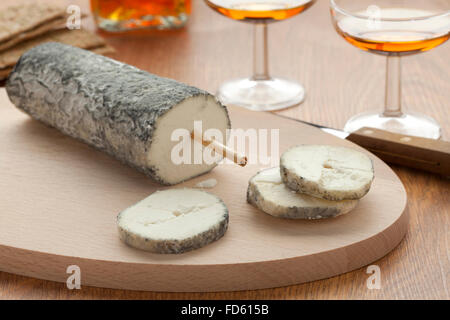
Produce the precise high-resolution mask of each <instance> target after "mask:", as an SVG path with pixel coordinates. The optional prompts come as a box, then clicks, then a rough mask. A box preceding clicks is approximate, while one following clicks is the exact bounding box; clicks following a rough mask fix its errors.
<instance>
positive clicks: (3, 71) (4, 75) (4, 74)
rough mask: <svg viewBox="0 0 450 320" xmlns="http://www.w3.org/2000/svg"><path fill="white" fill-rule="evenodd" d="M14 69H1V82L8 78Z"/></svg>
mask: <svg viewBox="0 0 450 320" xmlns="http://www.w3.org/2000/svg"><path fill="white" fill-rule="evenodd" d="M12 69H13V68H12V67H8V68H5V69H0V81H1V80H3V79H6V78H8V75H9V74H10V73H11V71H12Z"/></svg>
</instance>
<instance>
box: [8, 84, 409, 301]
mask: <svg viewBox="0 0 450 320" xmlns="http://www.w3.org/2000/svg"><path fill="white" fill-rule="evenodd" d="M230 116H231V120H232V125H233V128H243V129H247V128H255V129H258V128H260V129H279V130H280V131H279V137H280V149H279V150H280V154H281V152H283V151H284V150H286V149H287V148H288V147H290V146H293V145H296V144H302V143H308V144H331V145H343V146H349V147H353V148H355V149H360V150H362V149H361V148H359V147H358V146H356V145H354V144H352V143H350V142H348V141H345V140H340V139H338V138H335V137H333V136H330V135H328V134H326V133H323V132H322V131H320V130H318V129H315V128H313V127H310V126H307V125H304V124H301V123H298V122H295V121H293V120H289V119H285V118H281V117H277V116H274V115H272V114H270V113H256V112H251V111H246V110H243V109H238V108H230ZM269 137H270V133H269ZM269 150H270V148H269ZM364 152H366V151H364ZM369 156H370V157H371V158H372V159H373V162H374V165H375V180H374V182H373V185H372V188H371V190H370V192H369V193H368V194H367V195H366V196H365V197H364V198H363V199H362V200H361V201H360V203H359V205H358V207H357V208H356V209H355V210H354V211H353V212H351V213H349V214H347V215H344V216H341V217H338V218H334V219H329V220H323V221H292V220H283V219H277V218H274V217H271V216H269V215H267V214H265V213H263V212H260V211H258V210H257V209H255V208H254V207H252V206H250V205H249V204H247V202H246V190H247V183H248V179H249V178H250V177H251V176H252V175H254V174H255V173H256V172H257V171H258V170H259V169H260V168H262V167H267V166H263V165H256V164H250V165H248V166H247V167H245V168H241V167H238V166H236V165H233V164H222V165H220V166H218V167H217V168H215V169H214V170H213V171H212V172H211V173H209V174H206V175H204V176H201V177H198V178H196V179H193V180H190V181H188V182H186V183H184V184H182V185H178V186H176V187H184V186H189V187H193V186H195V184H197V183H198V182H199V181H203V180H205V179H208V178H215V179H217V181H218V184H217V186H215V187H214V188H212V189H208V191H210V192H212V193H214V194H216V195H218V196H219V197H221V198H222V199H223V200H224V202H225V203H226V205H227V206H228V208H229V210H230V225H229V229H228V231H227V233H226V234H225V236H224V237H223V238H222V239H220V240H219V241H217V242H215V243H212V244H210V245H208V246H206V247H204V248H201V249H198V250H195V251H192V252H188V253H184V254H180V255H158V254H151V253H147V252H143V251H139V250H136V249H133V248H130V247H128V246H126V245H125V244H123V243H122V242H121V241H120V240H119V238H118V234H117V230H116V216H117V214H118V213H119V212H120V211H122V210H123V209H125V208H127V207H129V206H130V205H132V204H134V203H136V202H137V201H139V200H141V199H142V198H144V197H146V196H148V195H149V194H151V193H152V192H154V191H155V190H156V189H163V188H162V187H161V186H158V185H156V184H155V183H153V182H151V181H150V180H149V179H148V178H147V177H145V176H144V175H142V174H140V173H139V172H136V171H135V170H133V169H131V168H128V167H127V166H125V165H123V164H121V163H120V162H118V161H116V160H114V159H113V158H111V157H109V156H107V155H105V154H103V153H101V152H99V151H96V150H94V149H93V148H91V147H89V146H87V145H84V144H82V143H80V142H78V141H76V140H74V139H71V138H69V137H66V136H64V135H62V134H61V133H59V132H58V131H56V130H55V129H52V128H49V127H46V126H44V125H42V124H41V123H39V122H37V121H34V120H31V119H30V118H29V117H28V116H27V115H25V114H23V113H21V112H20V111H18V110H17V109H15V108H14V107H13V106H12V104H11V103H10V102H9V100H8V98H7V96H6V93H5V91H4V90H3V89H2V90H1V91H0V270H1V271H6V272H11V273H16V274H20V275H26V276H30V277H35V278H41V279H47V280H54V281H60V282H66V280H67V278H68V277H69V276H70V274H68V273H66V270H67V267H68V266H71V265H77V266H79V267H80V269H81V285H82V286H84V285H86V286H99V287H109V288H121V289H134V290H151V291H194V292H195V291H229V290H245V289H258V288H269V287H278V286H286V285H291V284H297V283H301V282H306V281H312V280H317V279H322V278H327V277H331V276H334V275H337V274H340V273H344V272H348V271H350V270H354V269H356V268H359V267H361V266H364V265H367V264H370V263H371V262H373V261H375V260H377V259H379V258H381V257H382V256H384V255H386V254H387V253H388V252H389V251H391V250H392V249H393V248H394V247H395V246H396V245H397V244H398V243H399V242H400V240H401V239H402V238H403V236H404V234H405V232H406V230H407V223H408V217H407V213H406V212H405V211H404V209H405V205H406V193H405V190H404V188H403V186H402V184H401V182H400V181H399V179H398V178H397V176H396V175H395V174H394V172H393V171H392V170H391V169H390V168H389V167H388V166H387V165H386V164H385V163H383V162H382V161H381V160H379V159H378V158H376V157H375V156H373V155H372V154H369ZM277 158H278V156H277Z"/></svg>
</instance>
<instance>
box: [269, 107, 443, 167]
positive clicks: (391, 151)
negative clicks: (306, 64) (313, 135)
mask: <svg viewBox="0 0 450 320" xmlns="http://www.w3.org/2000/svg"><path fill="white" fill-rule="evenodd" d="M278 116H281V117H283V118H288V119H292V120H295V121H297V122H301V123H304V124H307V125H310V126H313V127H316V128H319V129H321V130H322V131H324V132H326V133H329V134H332V135H334V136H336V137H339V138H341V139H346V140H349V141H351V142H353V143H356V144H357V145H359V146H361V147H363V148H364V149H367V150H369V151H370V152H372V153H373V154H375V155H376V156H377V157H379V158H380V159H382V160H383V161H385V162H387V163H392V164H397V165H401V166H405V167H410V168H414V169H420V170H424V171H428V172H432V173H437V174H441V175H444V176H450V142H448V141H443V140H433V139H427V138H420V137H415V136H408V135H404V134H398V133H393V132H389V131H385V130H380V129H375V128H368V127H363V128H361V129H359V130H357V131H354V132H352V133H348V132H345V131H342V130H338V129H333V128H329V127H325V126H322V125H318V124H314V123H310V122H306V121H303V120H298V119H293V118H290V117H286V116H282V115H278Z"/></svg>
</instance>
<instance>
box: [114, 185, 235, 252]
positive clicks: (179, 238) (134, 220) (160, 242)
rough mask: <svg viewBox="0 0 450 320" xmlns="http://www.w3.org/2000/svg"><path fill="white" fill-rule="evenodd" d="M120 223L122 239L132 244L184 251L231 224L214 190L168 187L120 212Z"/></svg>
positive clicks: (210, 239) (154, 249) (206, 241)
mask: <svg viewBox="0 0 450 320" xmlns="http://www.w3.org/2000/svg"><path fill="white" fill-rule="evenodd" d="M117 224H118V229H119V235H120V238H121V240H122V241H124V242H125V243H127V244H128V245H130V246H132V247H135V248H138V249H142V250H146V251H151V252H155V253H182V252H185V251H190V250H193V249H197V248H200V247H203V246H205V245H207V244H209V243H211V242H213V241H215V240H217V239H219V238H221V237H222V236H223V235H224V233H225V231H226V230H227V227H228V209H227V207H226V206H225V204H224V203H223V201H222V200H221V199H219V198H218V197H216V196H215V195H213V194H211V193H208V192H205V191H201V190H197V189H190V188H185V189H169V190H164V191H156V192H155V193H153V194H152V195H150V196H149V197H147V198H145V199H144V200H142V201H140V202H138V203H137V204H135V205H133V206H132V207H130V208H128V209H126V210H124V211H123V212H121V213H120V214H119V215H118V217H117Z"/></svg>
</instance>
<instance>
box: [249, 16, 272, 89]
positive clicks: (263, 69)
mask: <svg viewBox="0 0 450 320" xmlns="http://www.w3.org/2000/svg"><path fill="white" fill-rule="evenodd" d="M253 29H254V40H253V41H254V42H253V77H252V80H269V79H270V76H269V61H268V57H267V55H268V49H267V23H266V22H262V23H255V25H254V27H253Z"/></svg>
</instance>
